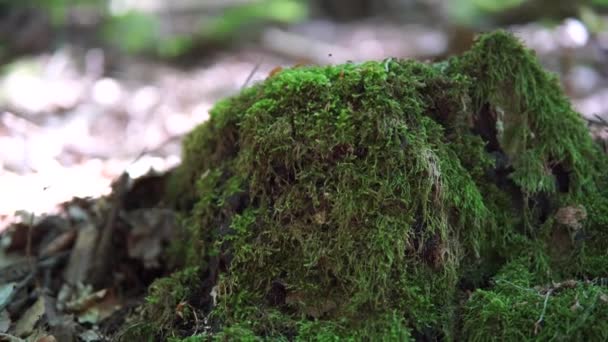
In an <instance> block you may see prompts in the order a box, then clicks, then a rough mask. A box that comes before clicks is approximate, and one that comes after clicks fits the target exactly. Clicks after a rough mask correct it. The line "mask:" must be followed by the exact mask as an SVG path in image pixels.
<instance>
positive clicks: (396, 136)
mask: <svg viewBox="0 0 608 342" xmlns="http://www.w3.org/2000/svg"><path fill="white" fill-rule="evenodd" d="M564 127H567V129H564ZM606 166H607V162H606V158H605V156H603V155H601V154H600V153H599V150H598V149H597V148H596V147H595V146H594V145H593V143H592V141H591V138H590V136H589V134H588V132H587V130H586V128H585V125H584V123H583V121H582V120H581V119H580V117H579V115H578V114H577V113H576V112H574V111H573V110H572V108H571V106H570V104H569V102H568V100H567V99H566V97H565V96H564V95H563V94H562V92H561V90H560V88H559V84H558V83H557V81H556V79H555V77H554V76H552V75H550V74H548V73H547V72H546V71H544V70H543V69H542V68H541V67H540V65H539V64H538V62H537V61H536V59H535V57H534V55H533V53H532V52H530V51H529V50H527V49H525V48H524V47H523V46H522V45H521V44H520V42H519V41H518V40H517V39H515V38H514V37H512V36H511V35H510V34H507V33H505V32H501V31H499V32H496V33H491V34H488V35H484V36H482V37H481V38H480V39H479V40H478V42H477V43H476V45H475V46H474V47H473V49H472V50H471V51H469V52H467V53H465V54H464V55H463V56H461V57H456V58H453V59H451V60H449V61H446V62H443V63H438V64H424V63H418V62H413V61H402V60H392V59H389V60H386V61H382V62H367V63H363V64H345V65H338V66H328V67H307V68H295V69H289V70H284V71H282V72H280V73H278V74H276V75H274V76H272V77H270V78H269V79H267V80H266V81H265V82H263V83H260V84H257V85H255V86H254V87H251V88H249V89H246V90H244V91H243V92H242V93H241V94H239V95H238V96H236V97H233V98H230V99H227V100H224V101H221V102H220V103H218V104H217V105H216V107H215V108H214V109H213V111H212V113H211V119H210V120H209V122H207V123H205V124H203V125H201V126H199V127H197V128H196V129H195V130H194V131H193V132H192V133H191V134H190V135H189V136H188V137H187V138H186V140H185V142H184V156H183V164H182V165H181V166H180V168H179V169H178V170H177V171H176V173H175V175H174V176H173V179H172V182H171V193H172V194H173V195H172V199H173V201H174V203H175V204H176V207H177V208H179V209H180V210H182V212H183V213H184V215H185V220H184V238H183V239H180V240H179V241H176V242H175V246H174V247H175V248H174V249H175V250H177V251H180V252H179V253H177V254H176V255H178V256H180V258H182V259H183V260H182V262H183V264H184V265H186V266H187V267H195V268H196V269H198V270H200V272H197V273H192V274H196V275H197V276H198V277H199V279H198V283H197V282H196V281H195V282H191V280H192V278H190V277H189V276H188V277H186V278H187V279H185V280H184V279H183V278H180V277H181V276H180V275H179V274H178V275H177V279H178V281H177V282H176V281H175V280H176V278H175V277H176V276H173V277H171V278H169V280H167V281H166V284H165V283H164V282H163V281H162V280H161V281H160V282H159V283H158V284H157V285H155V286H153V287H152V294H151V298H156V299H157V300H158V299H159V298H163V297H162V296H158V295H157V294H158V293H160V292H162V293H165V294H167V297H168V299H166V300H165V301H164V302H158V303H155V302H154V301H150V302H149V303H148V304H147V305H146V308H145V310H144V311H145V314H146V315H147V316H146V317H149V318H150V320H151V321H154V322H159V323H160V325H159V326H160V327H161V329H160V330H161V331H165V330H166V331H167V332H169V331H170V332H171V334H165V335H164V336H169V335H171V336H176V337H185V336H188V334H187V332H185V330H180V329H179V325H178V326H177V328H176V322H175V317H174V315H173V316H171V310H174V305H177V304H178V303H180V302H181V301H183V300H184V298H186V299H185V300H188V299H187V298H188V295H187V294H184V293H181V292H180V291H181V290H182V289H183V288H182V285H181V284H193V283H196V285H195V287H194V288H195V289H196V290H195V291H194V292H190V293H198V294H199V295H202V296H203V297H204V296H207V297H209V294H210V293H213V302H214V305H213V307H212V309H211V310H210V311H209V310H207V309H204V308H199V309H200V310H201V311H205V312H206V313H207V314H208V318H209V319H210V320H211V321H213V322H214V327H215V328H214V330H213V331H212V332H211V333H210V335H209V336H207V337H208V338H215V339H219V340H234V339H240V340H258V339H272V340H294V339H295V340H326V341H332V340H338V339H351V340H378V339H379V340H391V339H399V340H406V339H407V338H409V337H413V338H414V339H445V340H451V339H455V338H457V337H459V336H460V335H461V333H462V334H464V335H465V336H468V337H471V338H481V337H482V335H481V334H483V333H487V331H486V332H479V331H478V330H475V328H474V327H472V325H474V324H475V323H476V321H474V320H475V319H477V318H476V317H478V316H479V315H485V313H482V312H480V311H479V310H481V309H480V308H479V307H474V304H475V303H485V302H483V301H482V300H483V299H484V298H490V297H491V298H490V300H489V302H488V303H491V304H496V305H497V307H496V310H494V311H493V312H492V315H494V316H492V317H490V318H488V322H489V323H488V324H490V323H492V322H493V321H497V322H499V323H496V324H498V326H499V327H505V326H506V327H507V328H508V329H511V328H510V327H508V325H509V322H510V321H509V317H511V316H509V315H511V311H508V310H507V311H505V312H503V311H501V310H503V309H505V308H506V309H508V307H507V306H506V305H503V304H504V302H505V301H506V300H507V299H505V298H507V297H509V298H510V296H515V297H516V296H519V295H520V294H519V293H513V292H510V293H507V292H504V293H503V292H501V291H502V288H499V287H498V286H499V285H496V286H497V287H495V288H490V289H485V290H484V289H478V288H479V287H482V286H486V285H487V283H488V280H489V279H490V278H492V277H494V276H496V273H497V271H498V270H499V269H501V268H502V267H503V266H504V265H505V264H508V265H512V264H513V263H515V262H516V261H520V260H525V261H526V264H525V265H526V267H527V269H526V270H527V273H525V272H523V271H522V272H523V273H522V274H529V275H530V277H529V279H528V278H526V279H528V280H526V279H523V278H521V282H522V283H521V284H519V285H517V286H518V288H520V287H521V288H530V287H531V286H533V285H534V284H541V283H544V282H547V281H549V280H554V281H560V280H563V279H570V278H573V277H579V278H580V277H604V276H606V272H607V271H608V270H607V266H605V265H607V264H608V263H606V259H607V258H608V257H607V250H608V248H607V247H608V246H607V242H606V241H608V239H606V234H607V233H606V229H605V227H606V223H608V196H606V193H602V191H601V190H600V189H605V188H606V187H605V186H604V185H605V184H606V181H607V180H606V178H605V177H606V176H604V174H603V173H602V170H603V169H605V167H606ZM183 241H186V243H184V242H183ZM513 267H514V266H513ZM503 274H508V275H509V276H513V277H516V276H518V277H523V275H522V274H517V272H506V271H503ZM501 277H502V278H501ZM504 277H506V276H496V277H495V278H494V279H503V278H504ZM517 279H520V278H517ZM496 281H498V280H496ZM509 281H510V282H511V283H514V284H517V282H518V281H520V280H516V279H515V278H514V279H512V280H509ZM497 284H500V282H497ZM188 286H189V285H188ZM463 288H464V289H467V290H469V291H474V294H473V299H472V300H471V301H469V302H468V303H467V304H466V306H465V307H464V308H463V307H461V305H460V302H459V300H458V298H461V296H462V294H461V293H460V292H461V290H462V289H463ZM475 290H476V291H475ZM570 290H571V292H565V293H564V296H563V297H559V298H562V299H560V300H563V302H564V303H565V302H566V301H567V300H569V299H571V297H572V296H576V295H579V294H580V295H587V294H590V295H592V296H595V295H597V294H598V293H599V292H598V291H600V290H601V289H600V288H599V287H597V286H595V285H593V286H587V287H584V286H582V287H581V288H580V289H579V288H577V289H576V291H574V290H575V289H569V291H570ZM577 291H578V292H577ZM528 292H530V291H526V292H525V293H528ZM566 294H569V295H571V296H570V297H568V296H566ZM492 296H493V297H492ZM505 296H506V297H505ZM535 296H536V297H539V296H538V294H536V295H535ZM536 297H534V296H532V297H531V298H536ZM540 297H542V296H540ZM542 299H543V298H541V300H542ZM498 304H500V305H498ZM190 305H196V304H192V303H190ZM534 305H537V304H534ZM172 307H173V308H172ZM480 307H481V306H480ZM526 310H528V311H530V312H532V311H533V310H532V309H526ZM559 310H562V309H559ZM457 312H465V313H466V315H465V316H464V317H465V319H464V321H462V322H461V321H460V320H459V319H457ZM548 312H549V313H550V314H551V315H553V311H548ZM556 312H557V311H556ZM560 313H561V311H560ZM594 313H595V311H594ZM556 314H557V313H556ZM501 315H502V316H501ZM505 315H506V316H505ZM513 315H519V316H522V315H521V314H520V313H517V312H515V311H513ZM503 316H504V317H507V318H505V320H504V321H503V320H501V319H502V317H503ZM519 316H518V317H519ZM484 317H485V316H484ZM496 317H499V318H496ZM522 317H523V316H522ZM484 319H485V318H484ZM526 319H527V316H526ZM522 322H523V319H522ZM183 323H184V322H182V323H181V324H183ZM172 324H173V326H172V327H171V325H172ZM571 326H572V327H575V323H572V325H571ZM172 328H175V329H173V330H171V329H172ZM461 328H462V331H460V329H461ZM524 328H525V327H524V323H521V325H520V324H519V323H518V324H517V325H513V331H514V332H512V334H514V335H508V336H515V335H517V334H520V335H521V336H528V335H526V334H528V333H529V331H528V330H526V331H520V330H521V329H524ZM505 329H506V328H505ZM508 329H507V330H508ZM572 329H574V330H567V331H566V332H565V333H566V334H567V333H569V332H572V333H573V334H575V335H573V336H579V335H576V334H578V332H577V331H579V330H576V329H578V328H576V329H575V328H572ZM507 330H505V331H507ZM509 331H511V330H509ZM560 331H562V330H560ZM509 334H511V332H509ZM161 335H162V334H161ZM157 336H158V335H157ZM505 336H507V335H505ZM564 336H565V335H564ZM581 336H582V335H581ZM207 337H206V338H207Z"/></svg>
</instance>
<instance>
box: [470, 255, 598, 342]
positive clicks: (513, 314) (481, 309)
mask: <svg viewBox="0 0 608 342" xmlns="http://www.w3.org/2000/svg"><path fill="white" fill-rule="evenodd" d="M533 278H534V275H533V273H531V272H530V270H529V268H528V267H527V266H526V265H525V264H523V263H512V264H509V265H507V266H505V268H504V269H503V271H502V272H500V273H499V275H497V276H496V278H495V281H494V282H495V285H494V286H493V287H492V288H491V289H489V290H477V291H475V293H474V294H473V296H472V297H471V298H470V299H469V301H468V302H467V304H466V305H465V314H464V327H463V339H464V340H467V341H514V340H524V341H528V340H534V341H548V340H558V341H561V340H572V341H591V340H594V341H596V340H597V341H603V340H606V339H607V338H608V323H607V322H608V320H607V319H608V291H607V289H606V287H605V286H600V285H597V284H596V283H593V282H585V281H576V280H566V281H563V282H560V283H553V284H552V285H550V286H545V287H540V286H534V285H535V284H534V282H533V281H532V279H533ZM604 285H605V284H604Z"/></svg>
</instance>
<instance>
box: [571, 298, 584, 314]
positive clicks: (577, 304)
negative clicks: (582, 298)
mask: <svg viewBox="0 0 608 342" xmlns="http://www.w3.org/2000/svg"><path fill="white" fill-rule="evenodd" d="M582 308H583V307H582V306H581V303H579V301H578V300H577V301H576V302H575V303H574V304H572V306H571V307H570V311H573V312H575V311H578V310H580V309H582Z"/></svg>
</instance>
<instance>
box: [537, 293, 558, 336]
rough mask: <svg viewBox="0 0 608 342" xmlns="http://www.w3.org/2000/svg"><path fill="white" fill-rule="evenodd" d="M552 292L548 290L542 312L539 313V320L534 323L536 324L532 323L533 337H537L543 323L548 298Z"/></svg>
mask: <svg viewBox="0 0 608 342" xmlns="http://www.w3.org/2000/svg"><path fill="white" fill-rule="evenodd" d="M552 292H553V289H550V290H549V291H547V294H546V295H545V303H544V304H543V311H542V312H541V313H540V318H539V319H538V321H536V323H534V335H538V332H539V330H540V325H541V323H542V322H543V319H544V318H545V312H547V303H548V302H549V296H551V293H552Z"/></svg>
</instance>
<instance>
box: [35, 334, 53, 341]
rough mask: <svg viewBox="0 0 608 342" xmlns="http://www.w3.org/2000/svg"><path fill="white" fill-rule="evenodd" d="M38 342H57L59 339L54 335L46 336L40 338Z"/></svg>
mask: <svg viewBox="0 0 608 342" xmlns="http://www.w3.org/2000/svg"><path fill="white" fill-rule="evenodd" d="M36 342H57V339H56V338H55V336H53V335H46V336H42V337H40V338H38V339H37V340H36Z"/></svg>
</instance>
